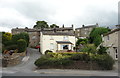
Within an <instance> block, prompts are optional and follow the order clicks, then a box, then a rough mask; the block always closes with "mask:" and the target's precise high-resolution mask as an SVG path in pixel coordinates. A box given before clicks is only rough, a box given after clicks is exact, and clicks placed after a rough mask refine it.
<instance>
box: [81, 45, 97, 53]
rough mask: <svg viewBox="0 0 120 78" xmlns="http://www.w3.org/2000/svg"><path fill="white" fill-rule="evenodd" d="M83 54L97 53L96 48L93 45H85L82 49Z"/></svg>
mask: <svg viewBox="0 0 120 78" xmlns="http://www.w3.org/2000/svg"><path fill="white" fill-rule="evenodd" d="M82 51H83V52H87V53H88V55H89V54H90V53H93V54H95V53H96V52H97V50H96V46H95V45H94V44H87V45H86V46H85V47H84V48H83V49H82Z"/></svg>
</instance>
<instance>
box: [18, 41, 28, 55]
mask: <svg viewBox="0 0 120 78" xmlns="http://www.w3.org/2000/svg"><path fill="white" fill-rule="evenodd" d="M17 45H18V51H19V53H21V52H24V51H25V50H26V48H27V42H26V41H25V40H24V39H19V40H18V41H17Z"/></svg>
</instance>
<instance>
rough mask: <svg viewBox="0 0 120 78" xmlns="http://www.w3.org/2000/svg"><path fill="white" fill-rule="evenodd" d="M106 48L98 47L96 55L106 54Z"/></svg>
mask: <svg viewBox="0 0 120 78" xmlns="http://www.w3.org/2000/svg"><path fill="white" fill-rule="evenodd" d="M107 49H108V48H107V47H103V46H100V48H99V49H98V52H97V53H98V54H107V51H106V50H107Z"/></svg>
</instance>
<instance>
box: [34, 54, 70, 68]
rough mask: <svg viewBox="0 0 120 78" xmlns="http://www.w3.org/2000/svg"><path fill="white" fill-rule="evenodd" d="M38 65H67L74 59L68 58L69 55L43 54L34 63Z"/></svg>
mask: <svg viewBox="0 0 120 78" xmlns="http://www.w3.org/2000/svg"><path fill="white" fill-rule="evenodd" d="M34 64H35V65H36V66H38V67H40V66H66V65H70V64H72V61H71V60H69V59H68V57H61V58H55V57H49V58H48V57H46V55H45V56H42V57H41V58H39V59H37V60H36V61H35V63H34Z"/></svg>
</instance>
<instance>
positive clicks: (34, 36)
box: [12, 27, 40, 47]
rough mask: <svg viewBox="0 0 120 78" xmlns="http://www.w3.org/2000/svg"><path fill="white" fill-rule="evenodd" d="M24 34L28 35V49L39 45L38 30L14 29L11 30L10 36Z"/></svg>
mask: <svg viewBox="0 0 120 78" xmlns="http://www.w3.org/2000/svg"><path fill="white" fill-rule="evenodd" d="M22 32H26V33H28V34H29V38H30V40H29V47H35V46H36V45H39V42H40V41H39V40H40V39H39V38H40V33H39V32H40V30H39V29H30V28H27V27H26V28H14V29H12V34H13V35H14V34H18V33H22Z"/></svg>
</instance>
